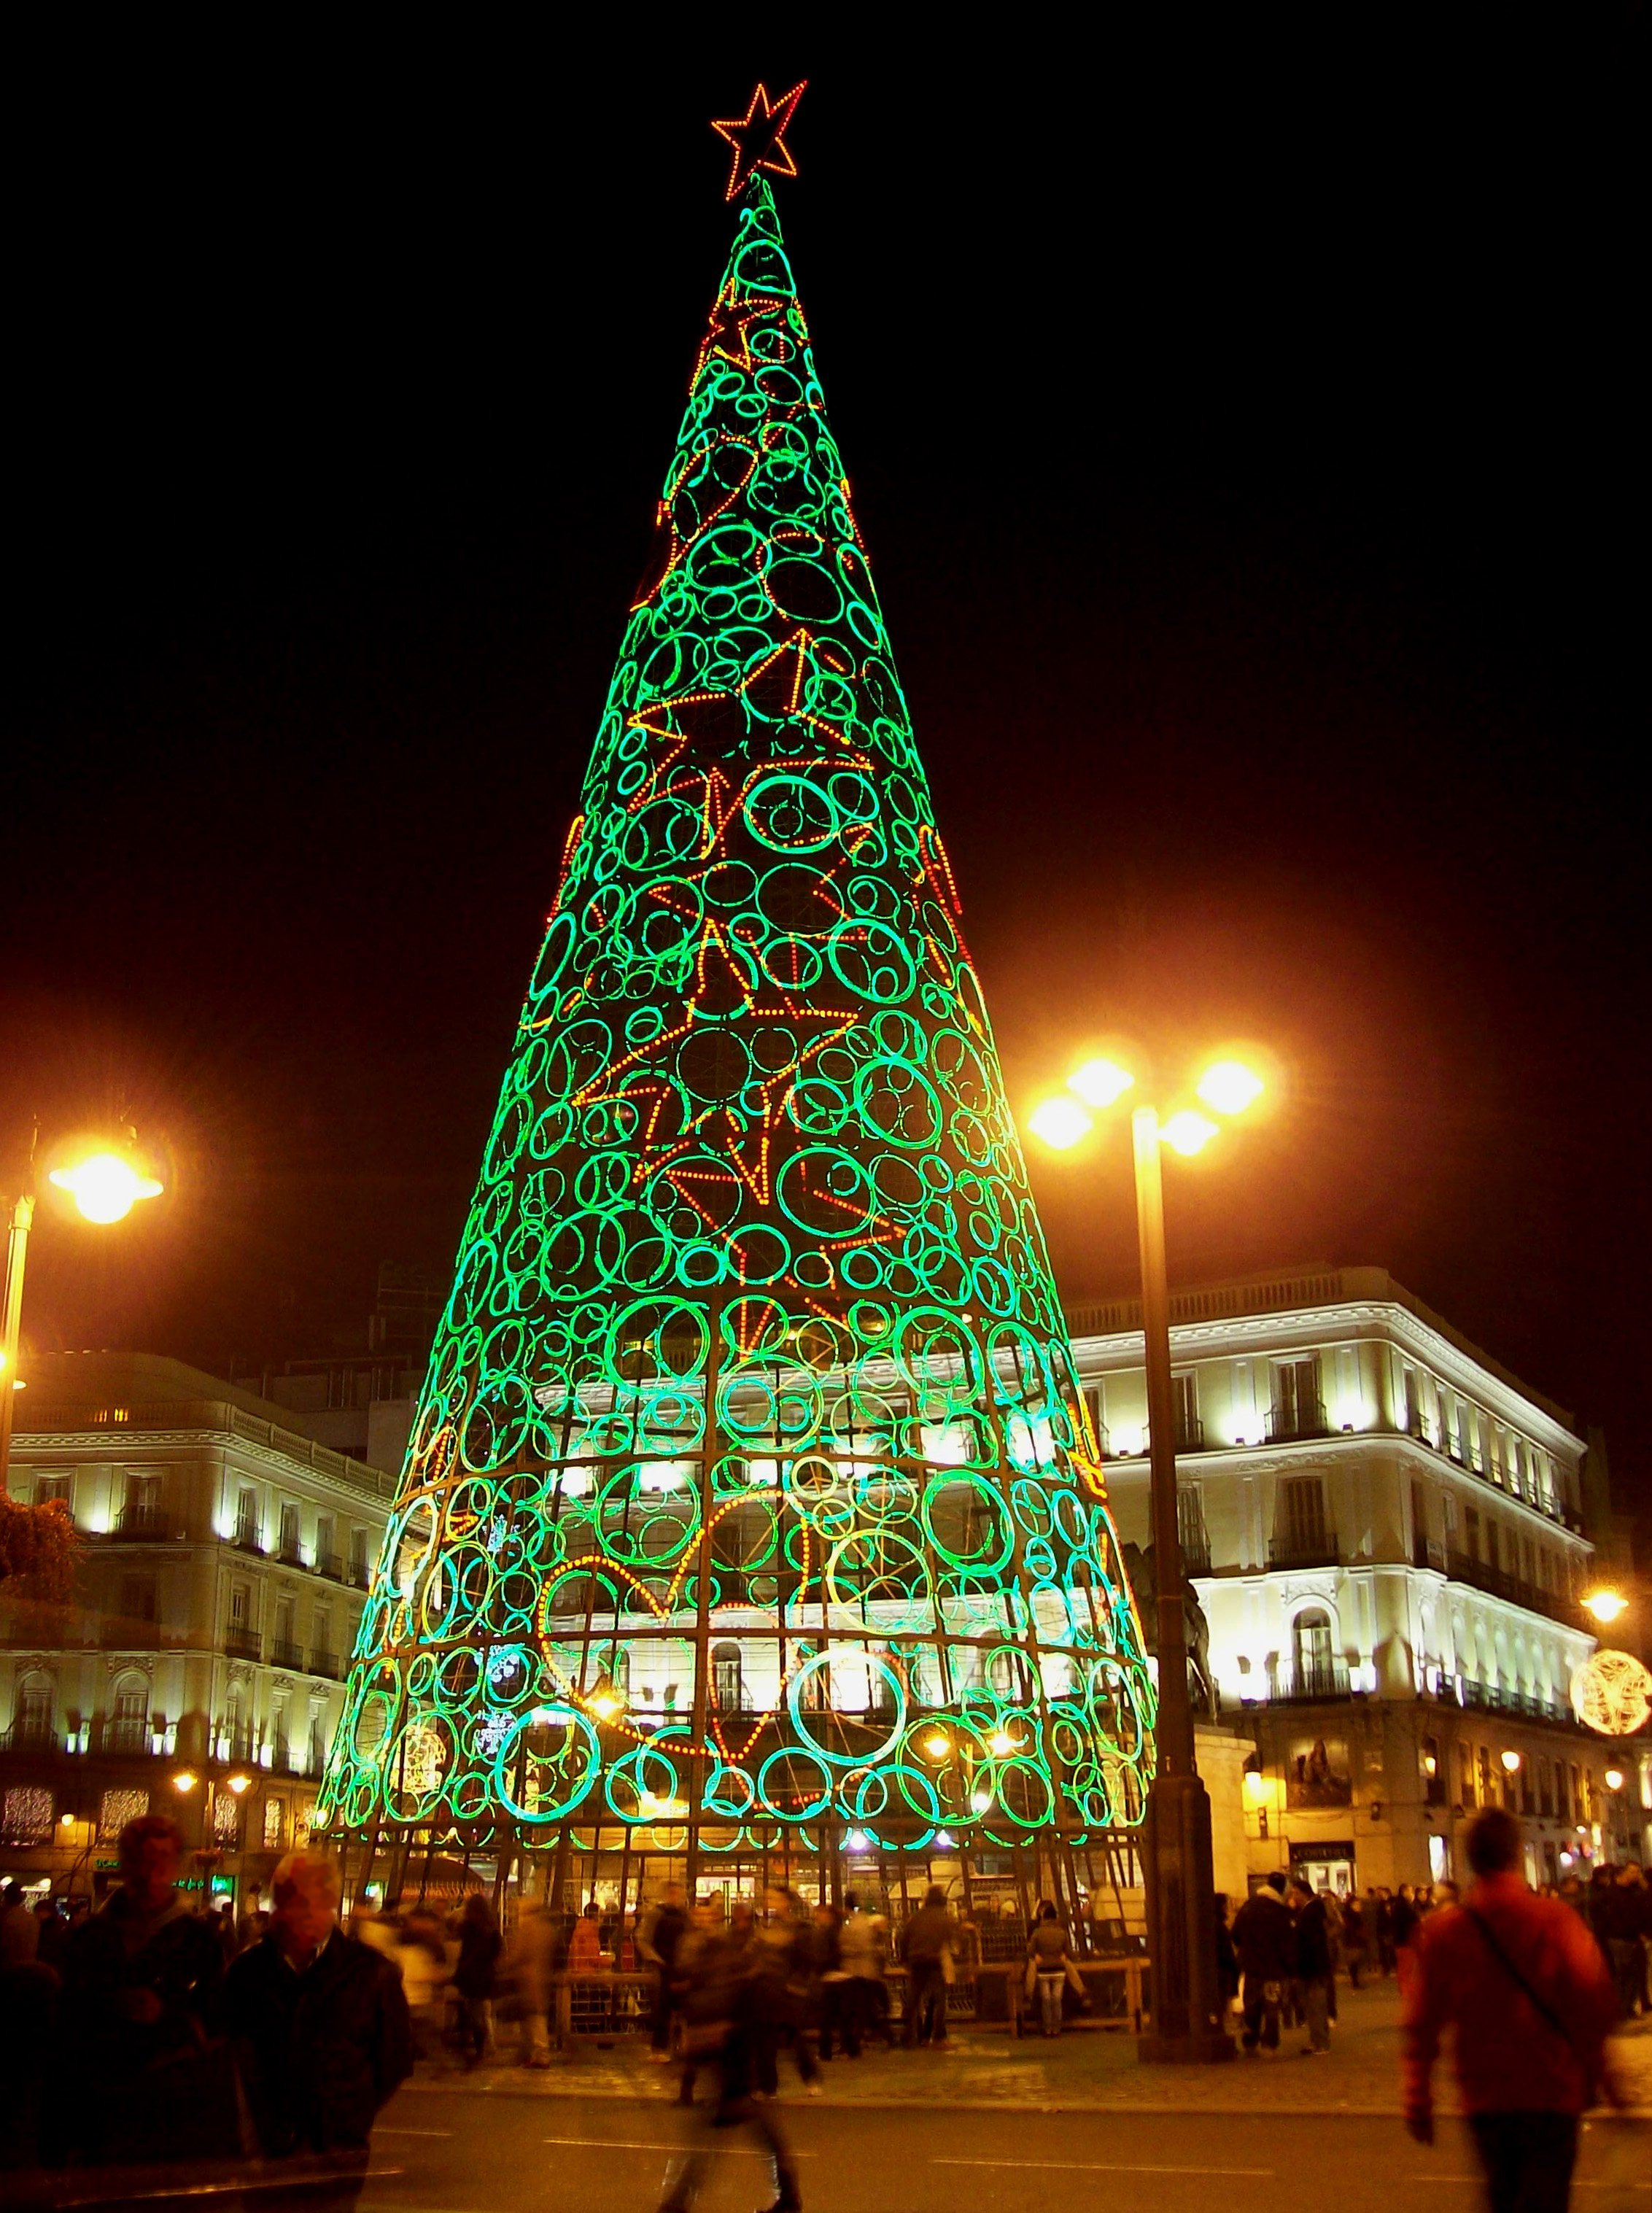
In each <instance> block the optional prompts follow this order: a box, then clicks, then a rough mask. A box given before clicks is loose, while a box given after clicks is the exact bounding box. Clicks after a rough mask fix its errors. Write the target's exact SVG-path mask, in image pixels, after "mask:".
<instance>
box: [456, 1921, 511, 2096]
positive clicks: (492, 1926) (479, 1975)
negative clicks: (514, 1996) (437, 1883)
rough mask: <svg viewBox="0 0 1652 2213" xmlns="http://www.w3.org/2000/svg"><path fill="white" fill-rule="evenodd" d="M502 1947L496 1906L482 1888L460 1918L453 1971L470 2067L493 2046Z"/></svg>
mask: <svg viewBox="0 0 1652 2213" xmlns="http://www.w3.org/2000/svg"><path fill="white" fill-rule="evenodd" d="M503 1949H504V1940H503V1937H502V1936H500V1934H499V1924H498V1923H497V1921H496V1920H495V1918H494V1915H493V1908H492V1907H491V1905H489V1904H488V1902H487V1900H486V1899H485V1898H484V1897H483V1896H482V1894H481V1893H480V1892H479V1891H472V1893H471V1894H470V1896H469V1897H468V1898H467V1899H466V1900H465V1904H464V1907H463V1910H462V1911H460V1917H459V1957H458V1960H456V1961H455V1962H454V1971H453V1986H454V1990H457V1992H458V1993H459V2004H460V2037H461V2040H462V2043H463V2045H464V2048H465V2053H466V2059H465V2064H466V2066H467V2067H474V2066H475V2065H476V2064H477V2063H478V2061H479V2060H480V2059H483V2058H485V2057H487V2056H488V2055H489V2054H490V2053H491V2050H492V2047H493V1990H494V1984H495V1982H496V1980H497V1976H498V1970H499V1954H500V1953H501V1952H502V1951H503Z"/></svg>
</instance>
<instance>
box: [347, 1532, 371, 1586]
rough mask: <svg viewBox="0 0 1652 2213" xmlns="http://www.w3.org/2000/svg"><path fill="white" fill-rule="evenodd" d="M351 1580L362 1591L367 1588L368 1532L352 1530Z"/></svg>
mask: <svg viewBox="0 0 1652 2213" xmlns="http://www.w3.org/2000/svg"><path fill="white" fill-rule="evenodd" d="M350 1580H351V1582H353V1583H355V1584H357V1586H358V1587H359V1588H361V1589H363V1590H365V1589H366V1588H367V1532H366V1530H365V1529H352V1530H351V1533H350Z"/></svg>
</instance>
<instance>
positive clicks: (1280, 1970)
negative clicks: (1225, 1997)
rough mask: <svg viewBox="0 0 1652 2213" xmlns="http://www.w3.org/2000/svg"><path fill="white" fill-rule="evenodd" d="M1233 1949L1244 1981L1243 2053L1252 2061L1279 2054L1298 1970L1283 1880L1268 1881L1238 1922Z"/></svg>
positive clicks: (1245, 1906) (1249, 1900)
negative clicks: (1288, 1991) (1289, 1990)
mask: <svg viewBox="0 0 1652 2213" xmlns="http://www.w3.org/2000/svg"><path fill="white" fill-rule="evenodd" d="M1234 1950H1235V1951H1236V1952H1237V1953H1238V1954H1239V1965H1240V1970H1241V1975H1242V1977H1243V1980H1242V1982H1241V1986H1240V2000H1241V2005H1242V2007H1243V2009H1244V2015H1245V2025H1244V2028H1243V2031H1242V2033H1241V2036H1240V2039H1239V2042H1240V2049H1241V2051H1243V2052H1245V2053H1246V2055H1247V2057H1248V2058H1254V2057H1255V2056H1256V2054H1257V2051H1259V2049H1261V2048H1264V2047H1265V2049H1266V2050H1268V2051H1277V2050H1278V2049H1279V2017H1280V2014H1281V2011H1282V2009H1283V2005H1284V1999H1285V1987H1286V1985H1287V1984H1288V1983H1289V1980H1290V1978H1291V1977H1292V1975H1293V1974H1294V1973H1295V1968H1296V1942H1295V1929H1294V1927H1293V1925H1292V1923H1291V1917H1290V1909H1289V1906H1287V1905H1286V1904H1285V1878H1284V1877H1283V1875H1265V1876H1264V1877H1263V1879H1262V1881H1261V1882H1260V1883H1259V1885H1258V1886H1257V1888H1256V1889H1255V1890H1254V1891H1253V1893H1252V1894H1251V1896H1250V1897H1249V1898H1247V1899H1246V1900H1245V1903H1244V1904H1243V1905H1241V1907H1240V1909H1239V1911H1238V1912H1237V1913H1236V1914H1235V1915H1234Z"/></svg>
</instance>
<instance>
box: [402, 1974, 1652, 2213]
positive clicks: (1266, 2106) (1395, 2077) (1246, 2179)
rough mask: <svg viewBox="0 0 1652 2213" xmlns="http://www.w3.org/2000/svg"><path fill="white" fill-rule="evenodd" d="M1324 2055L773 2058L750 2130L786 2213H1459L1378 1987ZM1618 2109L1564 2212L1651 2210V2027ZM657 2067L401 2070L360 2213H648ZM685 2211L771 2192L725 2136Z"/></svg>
mask: <svg viewBox="0 0 1652 2213" xmlns="http://www.w3.org/2000/svg"><path fill="white" fill-rule="evenodd" d="M1340 2004H1341V2015H1342V2018H1341V2020H1340V2021H1339V2023H1338V2027H1337V2029H1336V2031H1335V2032H1334V2033H1333V2038H1332V2056H1331V2057H1329V2058H1325V2059H1305V2058H1301V2057H1300V2056H1299V2054H1300V2049H1301V2043H1302V2041H1303V2039H1302V2036H1301V2033H1300V2032H1297V2033H1294V2034H1288V2035H1287V2037H1286V2039H1285V2041H1284V2045H1283V2050H1282V2052H1281V2054H1280V2056H1279V2057H1278V2058H1258V2059H1248V2060H1236V2061H1234V2063H1233V2064H1231V2065H1228V2066H1223V2067H1206V2068H1198V2069H1191V2068H1190V2069H1183V2068H1171V2067H1143V2066H1142V2065H1140V2064H1138V2063H1137V2059H1136V2058H1135V2052H1134V2047H1133V2044H1132V2042H1131V2039H1129V2038H1127V2037H1125V2036H1124V2035H1122V2034H1119V2033H1113V2032H1107V2031H1100V2030H1095V2029H1088V2030H1083V2031H1079V2032H1076V2033H1070V2034H1068V2035H1066V2036H1064V2037H1062V2038H1060V2039H1058V2040H1056V2041H1054V2042H1045V2040H1044V2039H1039V2038H1024V2039H1010V2038H1009V2037H1008V2036H1006V2035H1005V2034H1004V2033H1003V2031H1002V2030H998V2031H996V2032H989V2031H986V2030H981V2031H974V2030H963V2031H960V2032H958V2033H955V2034H954V2037H953V2038H952V2039H950V2044H949V2048H948V2050H946V2051H942V2052H935V2051H915V2052H905V2051H897V2052H894V2053H893V2054H886V2053H883V2052H881V2051H880V2052H878V2053H876V2054H875V2055H872V2056H869V2057H868V2058H863V2059H861V2060H857V2061H848V2060H844V2059H842V2058H838V2059H834V2060H832V2061H831V2062H829V2063H828V2064H827V2065H826V2070H825V2074H826V2081H825V2086H824V2090H823V2094H821V2095H820V2096H819V2097H808V2096H806V2095H805V2094H804V2093H803V2091H802V2086H801V2084H800V2083H799V2082H798V2081H797V2079H796V2074H795V2072H794V2071H793V2070H791V2068H790V2065H789V2061H787V2060H784V2059H783V2061H782V2076H781V2082H782V2095H781V2099H780V2101H779V2103H778V2105H777V2106H776V2107H775V2108H774V2109H773V2110H774V2112H775V2113H776V2115H777V2119H778V2120H779V2122H780V2125H782V2127H783V2129H784V2130H785V2131H786V2133H787V2134H788V2136H789V2137H790V2138H791V2139H792V2141H793V2143H794V2144H795V2147H796V2152H797V2155H798V2161H799V2167H800V2171H801V2173H802V2179H803V2191H804V2198H805V2203H806V2204H807V2205H808V2208H809V2213H977V2209H978V2213H1023V2209H1024V2210H1025V2213H1034V2209H1037V2213H1064V2209H1065V2208H1068V2207H1072V2208H1074V2209H1077V2208H1079V2207H1080V2206H1082V2207H1084V2208H1085V2209H1086V2213H1090V2209H1093V2208H1094V2206H1095V2205H1097V2204H1105V2205H1106V2207H1107V2209H1108V2213H1134V2209H1136V2208H1138V2207H1139V2208H1142V2209H1143V2213H1145V2210H1146V2209H1149V2208H1151V2209H1154V2213H1180V2209H1182V2208H1198V2209H1200V2213H1205V2209H1208V2208H1214V2207H1216V2206H1220V2207H1222V2209H1223V2213H1226V2209H1228V2208H1232V2209H1233V2213H1249V2209H1250V2208H1252V2207H1255V2208H1259V2209H1260V2208H1266V2209H1267V2213H1295V2209H1297V2208H1300V2209H1301V2213H1326V2208H1327V2205H1329V2206H1331V2207H1332V2208H1333V2209H1334V2213H1365V2209H1368V2208H1369V2209H1372V2213H1375V2209H1379V2208H1380V2209H1382V2213H1393V2209H1394V2208H1395V2207H1396V2206H1401V2207H1409V2206H1412V2205H1427V2206H1429V2207H1435V2206H1438V2207H1439V2208H1440V2209H1441V2213H1451V2209H1452V2208H1454V2207H1456V2206H1461V2207H1462V2208H1463V2209H1465V2213H1472V2209H1474V2208H1476V2207H1477V2206H1478V2204H1479V2196H1478V2192H1479V2184H1478V2173H1477V2170H1476V2167H1475V2164H1474V2158H1473V2151H1472V2145H1471V2144H1470V2143H1469V2142H1468V2139H1467V2137H1466V2131H1464V2128H1463V2126H1462V2125H1461V2123H1460V2121H1459V2120H1457V2119H1454V2105H1455V2099H1454V2093H1453V2088H1452V2083H1451V2079H1450V2075H1449V2070H1448V2069H1447V2068H1445V2067H1442V2070H1441V2074H1440V2077H1439V2080H1438V2082H1437V2086H1436V2089H1437V2095H1438V2100H1439V2106H1440V2112H1441V2119H1440V2125H1439V2135H1438V2140H1437V2142H1436V2144H1435V2145H1434V2146H1433V2147H1432V2148H1431V2149H1424V2148H1423V2147H1422V2146H1420V2145H1417V2144H1414V2143H1411V2140H1410V2138H1409V2137H1407V2136H1406V2135H1405V2131H1404V2130H1403V2129H1402V2127H1401V2126H1400V2124H1399V2003H1398V1998H1397V1997H1396V1995H1395V1993H1394V1990H1393V1986H1392V1984H1388V1985H1382V1984H1379V1985H1378V1986H1377V1987H1376V1988H1375V1989H1372V1990H1364V1991H1359V1992H1351V1993H1350V1992H1349V1991H1347V1990H1344V1991H1343V1992H1341V1993H1340ZM1618 2059H1619V2066H1620V2070H1621V2071H1622V2073H1623V2075H1624V2076H1625V2079H1626V2081H1627V2082H1628V2084H1629V2087H1630V2088H1631V2096H1632V2097H1633V2099H1634V2101H1635V2104H1636V2106H1637V2108H1638V2109H1639V2111H1638V2118H1637V2119H1632V2120H1628V2121H1625V2120H1620V2119H1601V2120H1598V2121H1595V2122H1592V2123H1591V2124H1590V2125H1588V2128H1587V2130H1586V2133H1585V2138H1584V2148H1583V2154H1582V2163H1581V2166H1580V2169H1579V2187H1578V2191H1577V2196H1576V2200H1575V2203H1576V2204H1577V2205H1578V2206H1579V2207H1581V2208H1583V2209H1586V2213H1619V2209H1623V2213H1630V2209H1633V2213H1652V2129H1649V2119H1652V2023H1637V2024H1636V2026H1635V2027H1633V2028H1631V2030H1629V2031H1628V2032H1627V2033H1625V2035H1624V2036H1623V2037H1622V2038H1621V2039H1618ZM676 2088H677V2076H676V2073H675V2070H668V2069H665V2068H661V2067H656V2066H654V2065H652V2064H650V2063H649V2060H648V2058H647V2056H646V2054H645V2052H644V2051H642V2050H641V2049H640V2048H639V2047H638V2045H637V2043H636V2042H635V2041H634V2040H632V2039H616V2040H615V2041H614V2042H613V2044H612V2045H611V2046H609V2047H608V2048H607V2049H602V2048H599V2047H597V2046H595V2045H585V2046H583V2047H582V2048H581V2049H579V2050H577V2051H575V2052H574V2053H572V2054H570V2055H568V2056H565V2057H558V2058H556V2059H555V2060H553V2062H552V2065H551V2066H550V2067H549V2068H548V2069H546V2070H542V2071H529V2070H523V2069H522V2068H521V2067H518V2066H516V2065H515V2064H498V2065H494V2066H483V2067H480V2068H479V2069H477V2070H475V2072H474V2073H469V2074H467V2073H465V2072H463V2071H462V2070H459V2069H457V2068H456V2067H454V2066H451V2065H449V2064H448V2063H447V2062H445V2061H438V2062H433V2063H428V2064H422V2065H421V2067H420V2069H419V2070H418V2074H417V2076H415V2078H414V2079H413V2081H412V2082H410V2083H408V2084H407V2085H406V2086H405V2088H403V2089H402V2091H401V2092H400V2093H399V2094H398V2095H397V2097H396V2098H395V2099H393V2100H392V2102H391V2104H390V2106H388V2107H387V2109H386V2112H385V2113H384V2116H383V2119H382V2120H381V2125H380V2127H379V2129H378V2131H377V2132H376V2134H375V2138H374V2149H373V2172H372V2174H371V2176H370V2178H369V2183H368V2186H367V2189H366V2191H365V2192H364V2194H363V2200H362V2213H564V2209H566V2213H608V2209H610V2208H619V2207H631V2206H635V2207H638V2208H640V2209H643V2213H648V2209H649V2208H650V2207H651V2206H653V2205H654V2204H656V2203H657V2201H658V2198H659V2197H660V2194H661V2185H662V2182H663V2179H664V2178H665V2175H666V2173H667V2170H668V2166H669V2164H670V2162H671V2161H672V2160H673V2159H674V2158H675V2157H677V2156H679V2155H680V2153H681V2150H682V2149H683V2148H684V2146H685V2145H686V2143H688V2142H689V2140H690V2139H691V2137H692V2136H693V2135H694V2134H695V2133H697V2132H700V2131H704V2119H703V2115H700V2116H697V2115H690V2114H686V2113H685V2112H683V2111H682V2110H681V2109H680V2108H679V2107H678V2106H676V2105H675V2103H674V2098H675V2093H676ZM716 2142H717V2143H718V2147H719V2149H720V2151H721V2153H722V2156H721V2158H720V2160H719V2162H718V2165H717V2167H716V2169H715V2170H714V2172H713V2173H712V2175H711V2177H710V2181H709V2183H708V2185H707V2188H706V2191H705V2194H704V2198H703V2199H702V2206H703V2209H704V2213H751V2209H753V2208H756V2207H759V2206H761V2205H765V2204H767V2203H768V2202H769V2199H770V2197H771V2185H770V2176H769V2172H768V2167H767V2164H766V2159H765V2155H763V2154H762V2152H761V2149H760V2147H759V2144H758V2143H757V2140H756V2138H755V2137H753V2136H752V2135H750V2134H749V2133H748V2132H745V2131H719V2132H717V2136H716Z"/></svg>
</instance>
